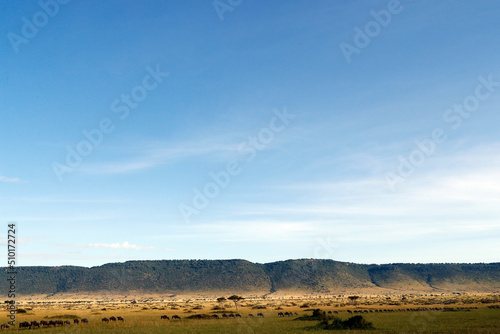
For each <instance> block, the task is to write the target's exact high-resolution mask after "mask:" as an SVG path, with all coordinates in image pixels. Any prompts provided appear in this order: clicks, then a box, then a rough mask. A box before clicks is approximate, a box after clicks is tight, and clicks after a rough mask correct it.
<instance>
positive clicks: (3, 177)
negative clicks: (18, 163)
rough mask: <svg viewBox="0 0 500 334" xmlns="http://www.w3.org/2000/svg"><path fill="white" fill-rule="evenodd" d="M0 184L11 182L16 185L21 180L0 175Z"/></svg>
mask: <svg viewBox="0 0 500 334" xmlns="http://www.w3.org/2000/svg"><path fill="white" fill-rule="evenodd" d="M0 182H13V183H17V182H22V180H21V179H19V178H17V177H7V176H2V175H0Z"/></svg>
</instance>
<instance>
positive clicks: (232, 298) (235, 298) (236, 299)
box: [227, 295, 245, 311]
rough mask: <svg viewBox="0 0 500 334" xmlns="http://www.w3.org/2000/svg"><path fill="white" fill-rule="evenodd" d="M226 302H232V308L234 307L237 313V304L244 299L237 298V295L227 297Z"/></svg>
mask: <svg viewBox="0 0 500 334" xmlns="http://www.w3.org/2000/svg"><path fill="white" fill-rule="evenodd" d="M227 299H228V300H232V301H233V302H234V306H236V311H238V302H239V301H240V300H242V299H245V298H243V297H241V296H237V295H232V296H231V297H228V298H227Z"/></svg>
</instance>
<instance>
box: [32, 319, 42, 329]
mask: <svg viewBox="0 0 500 334" xmlns="http://www.w3.org/2000/svg"><path fill="white" fill-rule="evenodd" d="M31 327H40V323H39V322H38V321H36V320H34V321H32V322H31Z"/></svg>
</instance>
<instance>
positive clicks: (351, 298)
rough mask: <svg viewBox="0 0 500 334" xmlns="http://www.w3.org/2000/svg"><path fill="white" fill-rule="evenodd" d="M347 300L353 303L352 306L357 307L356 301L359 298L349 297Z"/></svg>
mask: <svg viewBox="0 0 500 334" xmlns="http://www.w3.org/2000/svg"><path fill="white" fill-rule="evenodd" d="M347 298H349V299H350V300H351V301H352V302H353V303H354V306H357V300H358V299H359V296H349V297H347Z"/></svg>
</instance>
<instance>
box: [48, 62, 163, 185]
mask: <svg viewBox="0 0 500 334" xmlns="http://www.w3.org/2000/svg"><path fill="white" fill-rule="evenodd" d="M146 72H147V74H146V75H145V76H144V77H143V78H142V81H141V84H139V85H136V86H134V87H133V88H132V89H131V90H130V93H129V94H121V95H120V98H117V99H115V100H114V101H113V102H112V103H111V106H110V108H111V111H112V112H113V113H115V114H117V115H118V118H119V119H120V120H122V121H123V120H125V119H126V118H127V117H128V116H129V115H130V111H131V110H133V109H136V108H137V107H138V106H139V103H140V102H142V101H144V100H145V99H146V98H147V97H148V95H149V93H150V92H151V91H153V90H155V89H156V88H157V87H158V86H159V85H160V83H162V82H163V79H164V78H166V77H167V76H168V75H169V73H168V72H162V71H161V70H160V65H156V68H155V69H153V68H152V67H151V66H147V67H146ZM115 123H116V122H113V120H112V119H110V118H108V117H104V118H102V119H101V120H100V121H99V123H98V126H97V127H95V128H93V129H90V130H87V129H83V131H82V135H83V137H84V139H82V140H80V141H79V142H78V143H77V144H76V145H74V146H69V145H67V146H66V159H65V160H64V162H65V163H61V162H58V161H54V162H53V163H52V169H53V171H54V174H55V175H56V176H57V179H58V180H59V182H62V181H63V176H64V174H66V173H71V172H73V171H74V170H75V168H77V167H78V166H80V164H81V163H82V162H83V159H84V157H87V156H89V155H90V154H91V153H92V152H93V151H94V149H95V148H96V147H98V146H99V145H101V144H102V142H103V140H104V136H105V135H109V134H110V133H112V132H113V131H114V130H115V128H116V127H115Z"/></svg>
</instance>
